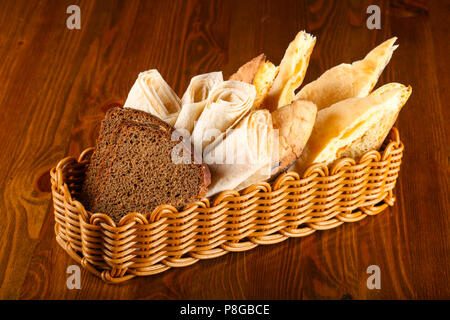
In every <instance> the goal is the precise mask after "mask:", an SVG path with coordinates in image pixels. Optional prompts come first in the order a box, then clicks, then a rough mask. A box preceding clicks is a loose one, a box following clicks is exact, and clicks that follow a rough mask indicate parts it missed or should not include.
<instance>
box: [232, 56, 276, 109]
mask: <svg viewBox="0 0 450 320" xmlns="http://www.w3.org/2000/svg"><path fill="white" fill-rule="evenodd" d="M279 70H280V68H279V67H277V66H275V65H274V64H273V63H272V62H270V61H269V60H267V58H266V56H265V54H264V53H261V54H260V55H259V56H257V57H255V58H253V59H252V60H250V61H249V62H247V63H245V64H244V65H243V66H241V67H240V68H239V69H238V71H236V72H235V73H234V74H232V75H231V76H230V80H238V81H242V82H246V83H250V84H253V85H254V86H255V89H256V97H255V102H254V103H253V107H252V109H253V110H256V109H258V108H259V107H261V104H262V102H263V101H264V99H265V98H266V96H267V94H268V93H269V90H270V88H271V87H272V85H273V82H274V81H275V77H276V76H277V74H278V71H279Z"/></svg>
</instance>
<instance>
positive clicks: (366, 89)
mask: <svg viewBox="0 0 450 320" xmlns="http://www.w3.org/2000/svg"><path fill="white" fill-rule="evenodd" d="M396 40H397V38H395V37H394V38H391V39H389V40H387V41H385V42H383V43H382V44H380V45H379V46H377V47H376V48H374V49H373V50H372V51H370V52H369V53H368V54H367V55H366V57H365V58H364V59H362V60H359V61H355V62H353V63H352V64H348V63H342V64H340V65H337V66H335V67H333V68H331V69H329V70H327V71H325V72H324V73H323V74H322V75H321V76H320V77H319V78H318V79H317V80H315V81H313V82H311V83H308V84H307V85H305V86H304V87H303V88H302V89H301V90H300V91H299V92H298V93H297V95H296V96H295V98H296V99H307V100H311V101H313V102H314V103H315V104H316V105H317V107H318V108H319V110H321V109H324V108H326V107H329V106H331V105H332V104H334V103H336V102H339V101H341V100H345V99H348V98H356V97H365V96H367V95H368V94H369V93H370V91H372V89H373V88H374V86H375V84H376V83H377V81H378V78H379V77H380V75H381V73H382V72H383V70H384V68H385V67H386V65H387V64H388V63H389V61H390V59H391V57H392V53H393V52H394V50H395V49H396V48H397V47H398V46H397V45H395V46H394V43H395V41H396Z"/></svg>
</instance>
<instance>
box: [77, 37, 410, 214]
mask: <svg viewBox="0 0 450 320" xmlns="http://www.w3.org/2000/svg"><path fill="white" fill-rule="evenodd" d="M395 41H396V38H392V39H389V40H388V41H386V42H384V43H382V44H381V45H379V46H377V47H376V48H374V49H373V50H372V51H371V52H369V53H368V54H367V55H366V57H365V58H364V59H362V60H360V61H356V62H354V63H352V64H341V65H338V66H336V67H333V68H331V69H329V70H328V71H326V72H325V73H323V74H322V75H321V76H320V77H319V78H318V79H317V80H315V81H313V82H311V83H309V84H307V85H305V86H303V87H302V88H300V87H301V85H302V82H303V79H304V77H305V74H306V70H307V68H308V64H309V60H310V57H311V53H312V50H313V48H314V45H315V43H316V38H315V37H314V36H312V35H310V34H308V33H306V32H305V31H301V32H299V33H298V34H297V35H296V37H295V39H294V40H293V41H292V42H291V43H290V44H289V46H288V48H287V49H286V52H285V54H284V56H283V58H282V60H281V62H280V64H279V65H278V66H276V65H275V64H274V63H272V62H271V61H269V60H268V59H267V57H266V56H265V55H264V54H260V55H258V56H257V57H255V58H253V59H251V60H250V61H248V62H247V63H245V64H244V65H242V66H241V67H240V68H238V69H237V71H236V72H235V73H234V74H232V75H231V76H230V77H228V78H227V79H226V80H225V79H224V77H223V74H222V72H220V71H219V72H211V73H206V74H202V75H197V76H194V77H193V78H192V79H191V81H190V83H189V86H188V87H187V89H186V91H185V93H184V95H183V96H182V99H180V98H178V96H177V95H176V93H175V92H174V91H173V90H172V89H171V88H170V86H169V85H168V84H167V83H166V82H165V81H164V79H163V78H162V76H161V75H160V74H159V72H158V71H157V70H155V69H152V70H149V71H146V72H142V73H140V74H139V76H138V79H137V80H136V82H135V83H134V85H133V87H132V88H131V90H130V92H129V94H128V98H127V100H126V102H125V105H124V108H123V109H122V108H116V109H113V110H111V111H109V112H108V113H107V115H106V117H105V119H104V120H103V122H102V128H101V131H100V135H99V138H98V140H97V144H96V147H95V150H94V153H93V155H92V158H91V162H90V164H89V168H88V170H87V174H86V179H85V182H84V185H83V192H82V193H83V195H84V196H83V197H84V199H83V200H84V203H85V204H86V207H87V208H89V210H92V211H94V212H105V213H109V214H110V216H112V217H114V218H115V219H119V218H120V217H122V216H123V215H124V214H126V213H127V212H131V211H140V212H143V211H146V212H148V211H151V210H153V209H154V208H155V207H156V206H157V205H159V204H171V205H173V206H175V207H182V206H184V205H186V204H188V203H190V202H193V201H196V200H199V199H201V198H202V197H205V196H207V197H210V196H214V195H216V194H218V193H220V192H221V191H224V190H241V189H243V188H246V187H248V186H250V185H252V184H254V183H258V182H261V181H264V180H267V179H270V178H273V177H275V176H276V175H278V174H280V173H281V172H283V171H286V170H288V169H291V170H297V171H298V172H299V173H302V172H303V171H304V170H305V169H306V168H307V167H308V166H310V165H311V164H313V163H325V164H332V163H333V162H334V161H335V160H337V159H339V158H341V157H347V156H348V157H353V158H357V157H359V156H361V155H362V154H363V153H365V152H367V151H369V150H372V149H378V148H379V147H380V146H381V144H382V142H383V141H384V139H385V137H386V135H387V134H388V132H389V131H390V129H391V127H392V126H393V124H394V123H395V121H396V119H397V117H398V114H399V112H400V110H401V108H402V107H403V105H404V104H405V103H406V101H407V100H408V98H409V95H410V94H411V87H409V86H408V87H407V86H404V85H402V84H398V83H390V84H387V85H384V86H382V87H380V88H379V89H377V90H375V91H373V92H372V90H373V88H374V87H375V85H376V83H377V81H378V78H379V77H380V75H381V72H382V71H383V70H384V68H385V67H386V65H387V64H388V62H389V60H390V59H391V56H392V54H393V52H394V50H395V49H396V48H397V46H396V45H395ZM298 90H299V91H298ZM296 91H298V93H296Z"/></svg>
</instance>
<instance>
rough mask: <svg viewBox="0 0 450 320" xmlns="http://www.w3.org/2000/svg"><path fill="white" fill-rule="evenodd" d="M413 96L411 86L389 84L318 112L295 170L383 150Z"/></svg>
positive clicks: (299, 170)
mask: <svg viewBox="0 0 450 320" xmlns="http://www.w3.org/2000/svg"><path fill="white" fill-rule="evenodd" d="M410 93H411V87H405V86H403V85H399V84H387V85H385V86H383V87H381V88H380V89H378V90H377V91H375V92H374V93H373V94H370V95H369V96H367V97H362V98H349V99H346V100H343V101H340V102H338V103H335V104H333V105H332V106H330V107H328V108H325V109H322V110H320V111H319V112H318V113H317V119H316V122H315V124H314V127H313V130H312V133H311V137H310V138H309V140H308V143H307V144H306V147H305V149H304V150H303V153H302V155H301V156H300V159H299V160H297V162H296V163H295V165H294V168H293V169H294V170H296V171H298V172H303V171H304V170H305V169H306V168H307V167H308V166H310V165H311V164H313V163H325V164H331V163H332V162H334V161H335V160H336V159H339V158H341V157H342V156H343V155H351V156H353V157H358V156H361V155H362V154H363V153H364V152H366V151H369V150H371V149H373V148H377V147H379V145H380V144H381V143H382V142H383V140H382V139H384V137H385V136H386V134H387V132H389V130H390V128H391V127H392V125H393V123H394V122H395V118H396V116H397V114H398V112H399V110H400V109H401V107H402V106H403V105H404V104H405V102H406V100H407V99H408V97H409V95H410Z"/></svg>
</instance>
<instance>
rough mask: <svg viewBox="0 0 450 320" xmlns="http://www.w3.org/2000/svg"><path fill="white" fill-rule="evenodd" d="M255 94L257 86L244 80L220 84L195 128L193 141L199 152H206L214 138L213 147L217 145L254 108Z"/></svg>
mask: <svg viewBox="0 0 450 320" xmlns="http://www.w3.org/2000/svg"><path fill="white" fill-rule="evenodd" d="M255 96H256V90H255V87H254V86H253V85H251V84H248V83H244V82H241V81H236V80H227V81H224V82H221V83H219V84H218V85H216V86H215V87H214V88H213V89H212V91H211V92H210V94H209V97H208V99H207V101H206V105H205V108H204V109H203V111H202V113H201V115H200V117H199V118H198V120H197V122H196V124H195V126H194V129H193V131H192V136H191V141H192V143H193V145H194V149H195V151H196V153H197V154H203V150H204V149H205V148H206V147H208V146H209V145H210V144H211V143H212V142H213V141H214V144H212V145H211V147H210V149H211V148H213V146H214V145H215V144H217V143H218V142H219V141H220V140H221V139H222V137H223V136H224V134H225V131H226V130H227V129H229V128H232V127H234V126H235V125H236V124H237V123H238V122H239V120H241V119H242V118H243V117H244V116H246V115H247V114H248V113H249V112H250V109H251V107H252V106H253V102H254V101H255ZM205 153H207V152H206V151H205Z"/></svg>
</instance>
